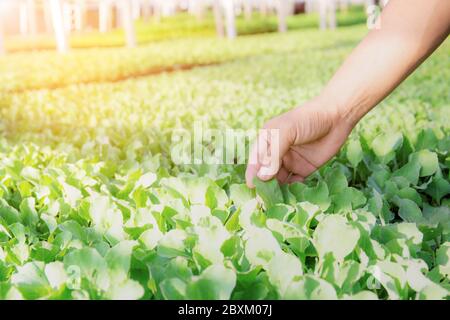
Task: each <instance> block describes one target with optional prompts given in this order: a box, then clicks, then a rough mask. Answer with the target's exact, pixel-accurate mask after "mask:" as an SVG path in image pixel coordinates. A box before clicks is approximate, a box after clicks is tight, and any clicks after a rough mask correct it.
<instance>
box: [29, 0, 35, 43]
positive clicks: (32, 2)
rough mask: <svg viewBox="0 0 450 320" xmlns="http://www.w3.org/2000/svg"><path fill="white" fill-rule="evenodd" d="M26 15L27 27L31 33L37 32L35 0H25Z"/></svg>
mask: <svg viewBox="0 0 450 320" xmlns="http://www.w3.org/2000/svg"><path fill="white" fill-rule="evenodd" d="M27 16H28V27H29V29H28V30H29V31H30V33H31V34H32V35H35V34H36V32H37V25H36V2H35V0H27Z"/></svg>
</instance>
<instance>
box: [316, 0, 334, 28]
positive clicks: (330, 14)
mask: <svg viewBox="0 0 450 320" xmlns="http://www.w3.org/2000/svg"><path fill="white" fill-rule="evenodd" d="M319 16H320V29H322V30H325V29H327V28H328V27H329V28H330V29H335V28H336V1H335V0H319Z"/></svg>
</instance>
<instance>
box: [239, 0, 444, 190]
mask: <svg viewBox="0 0 450 320" xmlns="http://www.w3.org/2000/svg"><path fill="white" fill-rule="evenodd" d="M380 19H381V20H380V22H381V28H380V29H378V30H377V29H374V30H371V31H370V32H369V33H368V35H367V36H366V37H365V38H364V39H363V40H362V42H361V43H360V44H359V45H358V46H357V47H356V48H355V49H354V50H353V52H352V53H351V54H350V55H349V57H348V58H347V59H346V61H345V62H344V63H343V64H342V66H341V67H340V68H339V69H338V71H337V72H336V73H335V75H334V76H333V78H332V79H331V80H330V81H329V83H328V84H327V85H326V86H325V88H324V89H323V91H322V93H321V94H320V95H319V96H318V97H316V98H314V99H312V100H311V101H309V102H307V103H305V104H304V105H302V106H300V107H297V108H295V109H293V110H291V111H289V112H287V113H285V114H282V115H280V116H278V117H275V118H273V119H271V120H269V121H268V122H267V123H266V124H265V125H264V128H265V129H278V130H279V131H278V132H279V140H278V147H277V150H275V151H274V150H272V151H270V150H271V137H270V136H269V137H267V138H262V136H260V137H259V138H258V139H257V141H258V142H257V143H255V145H254V146H253V148H252V151H251V152H250V157H249V164H248V166H247V171H246V181H247V185H248V186H249V187H251V188H252V187H254V185H253V179H254V178H255V177H256V176H257V177H258V178H259V179H261V180H270V179H272V178H274V177H276V178H277V179H278V180H279V181H280V182H281V183H292V182H297V181H303V180H304V179H305V178H306V177H307V176H309V175H310V174H311V173H313V172H314V171H316V170H317V169H318V168H320V167H321V166H322V165H324V164H325V163H326V162H328V161H329V160H330V159H331V158H332V157H333V156H334V155H336V153H337V152H338V151H339V150H340V148H341V147H342V145H343V144H344V143H345V141H346V139H347V138H348V136H349V134H350V133H351V131H352V130H353V128H354V127H355V125H356V124H357V123H358V121H360V120H361V118H362V117H364V115H366V114H367V113H368V112H369V111H370V110H371V109H372V108H374V107H375V106H376V105H377V104H378V103H379V102H380V101H382V100H383V99H384V98H386V97H387V96H388V95H389V94H390V93H391V92H392V91H393V90H394V89H395V88H396V87H397V86H398V85H399V84H400V83H401V82H402V81H403V80H405V79H406V78H407V77H408V76H409V75H410V74H411V73H412V72H413V71H414V70H415V69H416V68H417V67H418V66H419V65H420V64H421V63H422V62H423V61H424V60H425V59H426V58H428V57H429V55H430V54H431V53H432V52H433V51H435V50H436V48H437V47H438V46H439V45H440V44H441V43H442V42H443V41H444V40H445V39H446V38H447V36H448V35H449V32H450V1H448V0H426V1H425V0H391V1H390V2H389V4H388V5H387V6H386V7H385V8H384V10H383V12H382V14H381V16H380ZM273 146H274V145H272V147H273ZM272 149H273V148H272ZM276 151H278V152H276Z"/></svg>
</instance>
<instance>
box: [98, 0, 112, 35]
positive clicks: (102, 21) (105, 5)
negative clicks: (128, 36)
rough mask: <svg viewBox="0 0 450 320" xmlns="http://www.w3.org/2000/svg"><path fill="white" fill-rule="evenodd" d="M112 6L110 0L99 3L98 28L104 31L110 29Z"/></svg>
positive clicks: (102, 0)
mask: <svg viewBox="0 0 450 320" xmlns="http://www.w3.org/2000/svg"><path fill="white" fill-rule="evenodd" d="M110 13H111V6H110V1H109V0H101V1H99V3H98V29H99V31H100V32H102V33H104V32H107V31H108V27H109V25H110V24H109V21H110Z"/></svg>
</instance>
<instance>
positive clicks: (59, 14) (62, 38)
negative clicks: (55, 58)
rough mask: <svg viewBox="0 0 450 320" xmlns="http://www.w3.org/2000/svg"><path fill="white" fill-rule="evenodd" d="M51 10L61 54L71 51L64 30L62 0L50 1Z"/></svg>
mask: <svg viewBox="0 0 450 320" xmlns="http://www.w3.org/2000/svg"><path fill="white" fill-rule="evenodd" d="M50 10H51V14H52V24H53V32H54V33H55V38H56V45H57V48H58V51H59V52H60V53H65V52H67V51H68V49H69V45H68V41H67V35H66V32H65V29H64V27H65V26H64V20H63V10H62V5H61V1H60V0H50Z"/></svg>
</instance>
